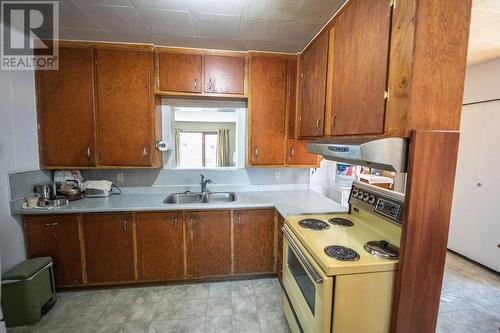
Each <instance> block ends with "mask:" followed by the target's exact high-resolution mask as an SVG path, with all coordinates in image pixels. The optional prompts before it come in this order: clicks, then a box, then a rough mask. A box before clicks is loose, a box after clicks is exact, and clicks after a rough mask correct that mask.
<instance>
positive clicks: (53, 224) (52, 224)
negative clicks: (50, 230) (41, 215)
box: [45, 222, 59, 227]
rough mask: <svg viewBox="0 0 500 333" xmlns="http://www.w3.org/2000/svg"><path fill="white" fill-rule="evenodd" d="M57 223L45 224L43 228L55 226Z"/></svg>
mask: <svg viewBox="0 0 500 333" xmlns="http://www.w3.org/2000/svg"><path fill="white" fill-rule="evenodd" d="M58 224H59V223H58V222H54V223H45V226H46V227H53V226H56V225H58Z"/></svg>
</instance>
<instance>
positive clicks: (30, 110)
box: [0, 23, 39, 272]
mask: <svg viewBox="0 0 500 333" xmlns="http://www.w3.org/2000/svg"><path fill="white" fill-rule="evenodd" d="M0 24H1V23H0ZM0 91H1V93H0V252H1V258H2V267H1V270H2V272H4V271H5V270H6V269H9V268H10V267H11V266H13V265H15V264H17V263H18V262H19V261H21V260H23V259H24V258H25V251H24V241H23V233H22V228H21V225H20V223H19V222H18V221H17V220H16V219H14V218H13V217H12V216H11V215H10V207H9V201H10V191H9V179H8V178H9V173H11V172H21V171H27V170H34V169H38V165H39V162H38V139H37V129H36V111H35V86H34V77H33V71H0Z"/></svg>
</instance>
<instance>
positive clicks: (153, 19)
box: [137, 9, 191, 25]
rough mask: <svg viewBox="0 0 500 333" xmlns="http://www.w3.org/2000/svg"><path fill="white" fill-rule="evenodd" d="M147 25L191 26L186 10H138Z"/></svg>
mask: <svg viewBox="0 0 500 333" xmlns="http://www.w3.org/2000/svg"><path fill="white" fill-rule="evenodd" d="M137 11H138V12H139V15H140V16H141V17H142V19H143V21H144V23H146V24H173V25H190V24H191V21H190V19H189V13H188V12H187V11H184V10H164V9H138V10H137Z"/></svg>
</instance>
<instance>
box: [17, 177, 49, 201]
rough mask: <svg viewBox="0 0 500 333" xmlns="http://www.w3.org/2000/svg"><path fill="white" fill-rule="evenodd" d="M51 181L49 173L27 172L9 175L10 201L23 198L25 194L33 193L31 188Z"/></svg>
mask: <svg viewBox="0 0 500 333" xmlns="http://www.w3.org/2000/svg"><path fill="white" fill-rule="evenodd" d="M50 181H51V172H50V171H42V170H35V171H27V172H19V173H11V174H9V182H10V200H18V199H22V198H24V197H25V196H26V195H27V194H29V193H33V186H34V185H36V184H43V183H48V182H50Z"/></svg>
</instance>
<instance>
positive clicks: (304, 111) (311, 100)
mask: <svg viewBox="0 0 500 333" xmlns="http://www.w3.org/2000/svg"><path fill="white" fill-rule="evenodd" d="M327 64H328V33H322V34H321V35H319V36H318V37H317V38H316V39H315V40H314V41H313V42H312V43H311V44H310V45H309V46H308V47H307V49H306V50H304V52H303V53H302V54H301V55H300V57H299V73H300V75H299V99H298V100H299V102H298V107H299V111H298V112H299V120H300V128H299V136H300V137H315V136H322V135H323V130H324V125H325V124H324V118H325V96H326V73H327Z"/></svg>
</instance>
